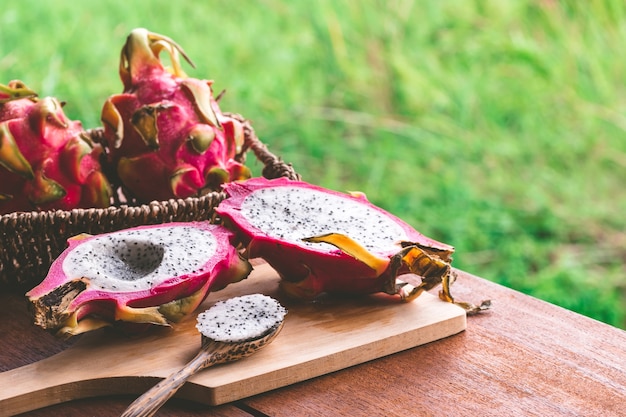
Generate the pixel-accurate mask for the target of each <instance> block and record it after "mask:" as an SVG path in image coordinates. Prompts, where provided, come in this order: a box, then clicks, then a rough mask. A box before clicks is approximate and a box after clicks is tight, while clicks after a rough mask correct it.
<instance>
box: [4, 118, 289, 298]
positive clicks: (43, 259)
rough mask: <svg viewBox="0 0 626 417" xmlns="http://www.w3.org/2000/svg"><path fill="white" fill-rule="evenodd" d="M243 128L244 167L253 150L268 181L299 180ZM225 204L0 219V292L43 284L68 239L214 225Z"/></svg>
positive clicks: (181, 203) (213, 198) (215, 196)
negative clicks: (149, 226)
mask: <svg viewBox="0 0 626 417" xmlns="http://www.w3.org/2000/svg"><path fill="white" fill-rule="evenodd" d="M231 116H232V117H236V118H238V119H239V120H240V121H242V122H243V124H244V131H245V143H244V149H243V150H242V152H241V153H240V154H239V155H238V156H237V159H238V160H239V161H240V162H244V161H245V157H246V153H247V151H248V150H251V151H252V152H253V153H254V155H255V157H256V158H257V159H258V160H259V161H260V162H261V163H262V164H263V171H262V175H263V176H264V177H266V178H270V179H271V178H278V177H287V178H291V179H299V178H300V176H299V175H298V174H297V173H296V172H295V170H294V169H293V168H292V166H291V165H290V164H286V163H284V162H283V161H282V160H281V159H280V158H278V157H276V156H275V155H274V154H272V153H271V152H270V151H269V150H268V149H267V147H266V146H265V145H264V144H263V143H261V141H259V139H258V137H257V136H256V134H255V133H254V129H253V128H252V127H251V126H250V124H249V123H248V122H247V121H246V120H244V119H243V118H242V117H241V116H239V115H236V114H231ZM224 198H226V195H225V194H224V193H222V192H208V193H206V194H203V195H202V196H199V197H191V198H186V199H178V200H168V201H154V202H151V203H149V204H143V205H134V204H133V203H128V204H123V205H122V204H118V205H114V206H111V207H108V208H104V209H93V208H92V209H74V210H70V211H61V210H58V211H42V212H29V213H25V212H20V213H11V214H6V215H3V216H1V220H0V237H1V239H2V240H1V241H0V290H3V291H4V290H7V291H15V292H17V291H19V292H24V291H26V290H28V289H30V288H32V287H34V286H35V285H37V284H38V283H39V282H41V281H42V280H43V278H44V277H45V275H46V273H47V272H48V269H49V268H50V265H51V263H52V261H53V260H54V259H55V258H56V257H58V256H59V254H60V253H61V252H62V251H63V250H64V249H65V248H66V247H67V239H68V238H69V237H71V236H75V235H78V234H80V233H90V234H99V233H105V232H112V231H116V230H121V229H125V228H129V227H134V226H139V225H143V224H159V223H169V222H186V221H201V220H213V219H214V208H215V207H217V205H218V204H219V202H220V201H222V200H223V199H224Z"/></svg>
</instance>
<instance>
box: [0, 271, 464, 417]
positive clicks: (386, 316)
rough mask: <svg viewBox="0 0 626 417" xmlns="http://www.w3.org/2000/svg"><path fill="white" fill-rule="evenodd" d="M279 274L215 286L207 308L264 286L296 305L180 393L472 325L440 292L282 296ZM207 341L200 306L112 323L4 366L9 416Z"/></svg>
mask: <svg viewBox="0 0 626 417" xmlns="http://www.w3.org/2000/svg"><path fill="white" fill-rule="evenodd" d="M278 282H279V278H278V275H277V274H276V272H275V271H274V270H273V269H272V268H270V267H269V266H268V265H267V264H262V265H258V266H257V267H256V268H255V270H254V271H253V273H252V274H251V275H250V277H249V278H248V279H247V280H246V281H243V282H241V283H237V284H234V285H231V286H229V287H228V288H227V289H225V290H223V291H220V292H217V293H214V294H211V295H210V297H209V298H208V299H207V301H206V302H205V304H204V305H203V308H208V307H209V306H210V305H212V304H213V303H214V302H215V301H217V300H221V299H225V298H230V297H233V296H237V295H242V294H248V293H257V292H258V293H263V294H267V295H271V296H273V297H275V298H277V299H279V300H280V301H281V303H282V304H283V305H285V306H286V307H287V309H288V311H289V313H288V314H287V317H286V318H285V325H284V328H283V330H282V331H281V333H280V334H279V336H278V337H277V338H276V339H275V341H274V342H273V343H271V344H270V345H269V346H267V347H265V348H264V349H262V350H261V351H260V352H258V353H256V354H254V355H253V356H251V357H249V358H244V359H242V360H239V361H237V362H233V363H229V364H224V365H217V366H215V367H212V368H210V369H208V370H205V371H203V372H200V373H198V374H196V375H194V376H193V377H191V378H190V379H189V381H188V382H187V383H186V384H185V386H183V388H182V389H181V390H180V391H179V393H177V394H176V395H177V396H179V397H180V398H185V399H190V400H193V401H196V402H201V403H205V404H210V405H219V404H224V403H227V402H232V401H236V400H239V399H241V398H245V397H248V396H251V395H254V394H258V393H262V392H265V391H269V390H272V389H276V388H280V387H283V386H286V385H289V384H293V383H296V382H300V381H303V380H306V379H309V378H313V377H316V376H320V375H323V374H326V373H329V372H334V371H337V370H340V369H343V368H346V367H349V366H353V365H357V364H360V363H363V362H366V361H370V360H373V359H377V358H379V357H382V356H386V355H389V354H392V353H396V352H398V351H401V350H405V349H409V348H412V347H415V346H418V345H421V344H424V343H429V342H432V341H434V340H438V339H441V338H443V337H447V336H450V335H453V334H457V333H459V332H461V331H463V330H464V329H465V326H466V318H465V312H464V311H463V310H462V309H460V308H459V307H457V306H455V305H452V304H450V303H445V302H442V301H440V300H439V299H438V298H436V297H434V296H433V295H431V294H424V295H423V296H421V297H419V298H418V299H417V300H416V301H414V302H412V303H402V302H400V301H399V299H398V298H397V297H390V296H386V295H373V296H366V297H355V298H346V297H339V298H338V297H326V298H324V299H321V300H317V301H316V302H309V303H306V302H301V301H293V300H288V299H281V293H280V291H279V290H278ZM200 310H202V308H201V309H200ZM199 349H200V334H199V333H198V332H197V330H196V329H195V315H193V316H190V317H188V318H187V319H186V320H185V321H183V322H181V323H178V324H176V325H175V326H172V328H157V329H153V331H150V332H148V333H146V334H142V335H139V336H136V337H128V336H127V335H120V334H118V333H114V332H111V331H110V329H103V330H102V331H96V332H92V333H89V334H86V335H83V336H82V337H81V338H80V340H79V341H77V342H76V343H75V344H73V345H72V346H69V347H67V348H66V349H64V350H63V351H62V352H60V353H58V354H56V355H54V356H52V357H50V358H47V359H44V360H41V361H38V362H36V363H34V364H31V365H27V366H24V367H21V368H17V369H13V370H10V371H6V372H3V373H0V386H3V387H4V388H3V389H2V391H1V392H0V416H3V415H12V414H15V413H17V412H24V411H30V410H32V409H36V408H41V407H45V406H48V405H51V404H56V403H59V402H64V401H68V400H72V399H79V398H84V397H90V396H94V395H111V394H123V393H136V394H141V393H142V392H144V391H146V390H147V388H148V387H149V386H150V385H153V384H154V383H156V381H158V380H159V379H162V378H165V377H167V376H168V375H170V374H171V373H173V372H175V371H177V370H178V369H180V368H182V367H183V366H184V365H185V364H186V363H187V362H188V361H189V360H190V359H191V358H192V357H193V356H194V355H195V354H196V353H197V352H198V350H199Z"/></svg>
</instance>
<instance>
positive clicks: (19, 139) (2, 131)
mask: <svg viewBox="0 0 626 417" xmlns="http://www.w3.org/2000/svg"><path fill="white" fill-rule="evenodd" d="M25 91H31V90H29V89H28V88H27V87H26V86H25V85H24V84H23V83H21V82H20V81H12V82H11V83H9V85H8V86H0V144H1V146H0V165H1V166H2V168H0V195H1V196H2V198H0V212H1V213H2V214H5V213H11V212H15V211H31V210H53V209H60V210H70V209H73V208H90V207H107V206H108V205H109V204H110V195H111V187H110V185H109V182H108V180H107V179H106V177H105V176H104V174H103V173H102V171H101V169H100V162H99V158H100V155H101V153H102V148H101V147H100V146H99V145H96V144H94V143H92V141H91V140H90V138H89V136H88V134H87V133H86V132H85V131H83V128H82V124H81V123H80V122H79V121H71V120H69V119H68V118H67V117H66V116H65V113H64V112H63V108H62V103H60V102H59V101H58V100H57V99H56V98H53V97H45V98H41V99H40V98H37V97H36V95H35V93H34V92H32V94H30V95H27V94H26V93H25Z"/></svg>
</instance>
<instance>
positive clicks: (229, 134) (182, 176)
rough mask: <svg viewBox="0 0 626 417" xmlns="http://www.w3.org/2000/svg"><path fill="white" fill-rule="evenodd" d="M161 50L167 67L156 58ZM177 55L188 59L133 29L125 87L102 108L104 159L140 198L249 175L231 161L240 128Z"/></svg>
mask: <svg viewBox="0 0 626 417" xmlns="http://www.w3.org/2000/svg"><path fill="white" fill-rule="evenodd" d="M163 50H165V51H167V52H168V53H169V56H170V61H171V62H172V68H171V69H169V70H168V69H166V68H165V67H164V66H163V64H162V62H161V60H160V58H159V54H160V52H161V51H163ZM179 54H182V55H183V57H184V58H185V59H186V60H187V61H189V59H188V58H187V56H186V55H185V53H184V51H183V50H182V48H181V47H180V46H178V45H177V44H176V43H175V42H174V41H173V40H171V39H169V38H167V37H165V36H162V35H159V34H155V33H151V32H149V31H147V30H146V29H141V28H140V29H135V30H133V31H132V32H131V33H130V35H129V36H128V39H127V41H126V44H125V45H124V47H123V49H122V53H121V59H120V69H119V73H120V78H121V80H122V82H123V84H124V92H123V93H122V94H117V95H113V96H111V97H110V98H109V99H108V100H107V101H106V102H105V104H104V106H103V109H102V117H101V118H102V121H103V124H104V127H105V130H104V138H105V145H106V148H107V149H108V150H109V162H110V163H111V165H112V166H113V167H115V171H116V174H117V176H118V177H119V179H120V181H121V183H122V184H123V185H124V186H125V187H126V188H127V189H128V190H129V191H130V193H131V194H132V195H133V196H134V197H136V198H138V199H139V200H141V201H150V200H155V199H156V200H165V199H169V198H185V197H189V196H192V195H195V194H197V193H198V192H199V191H201V190H203V189H217V188H219V184H221V183H222V182H227V181H231V180H236V179H243V178H248V177H249V176H250V172H249V170H248V169H247V168H246V167H245V166H243V165H242V164H241V163H239V162H237V161H235V159H234V157H235V155H236V154H237V153H238V152H240V151H241V149H242V146H243V142H244V135H243V126H241V123H240V122H239V121H237V120H235V119H232V118H230V117H227V116H225V115H223V114H222V112H221V111H220V109H219V106H218V104H217V102H216V100H215V99H214V98H213V92H212V88H211V85H212V81H207V80H198V79H194V78H189V77H188V76H187V75H186V74H185V73H184V71H183V70H182V69H181V67H180V61H179ZM189 62H190V61H189ZM190 63H191V62H190Z"/></svg>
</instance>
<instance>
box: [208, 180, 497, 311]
mask: <svg viewBox="0 0 626 417" xmlns="http://www.w3.org/2000/svg"><path fill="white" fill-rule="evenodd" d="M224 189H225V190H226V193H227V194H228V195H229V198H227V199H225V200H223V201H222V202H221V203H220V204H219V206H218V207H217V209H216V212H217V213H218V215H219V216H220V217H221V218H222V221H223V222H224V224H225V226H226V227H229V228H231V229H232V230H234V231H235V232H236V233H237V235H238V240H239V241H240V242H241V243H242V244H243V245H244V246H245V248H246V255H247V256H248V257H249V258H256V257H259V258H263V259H264V260H266V261H267V262H268V263H269V264H270V265H271V266H272V267H273V268H274V269H276V271H277V272H278V273H279V274H280V276H281V278H282V280H281V286H282V288H283V289H284V290H285V292H286V293H288V294H290V295H292V296H295V297H298V298H306V299H312V298H315V297H316V296H318V295H319V294H321V293H324V292H327V293H333V292H334V293H353V294H369V293H376V292H384V293H387V294H392V295H396V294H397V295H398V296H399V297H400V299H402V300H404V301H411V300H414V299H415V298H417V297H418V296H419V295H420V294H421V293H422V292H423V291H424V290H430V289H432V288H435V287H436V286H437V285H439V284H442V287H443V288H442V290H441V291H440V294H439V295H440V298H441V299H443V300H445V301H449V302H455V301H454V298H453V297H452V295H451V294H450V284H451V282H452V281H453V280H454V275H453V273H452V269H451V265H450V262H451V261H452V254H453V252H454V248H453V247H452V246H449V245H447V244H444V243H440V242H437V241H435V240H432V239H429V238H427V237H425V236H424V235H422V234H420V233H419V232H417V231H416V230H415V229H413V228H412V227H411V226H409V225H408V224H406V223H405V222H403V221H402V220H400V219H398V218H397V217H395V216H393V215H391V214H390V213H388V212H386V211H384V210H382V209H381V208H379V207H376V206H375V205H373V204H371V203H370V202H368V201H367V199H366V198H365V196H364V195H363V194H361V193H353V195H349V194H343V193H339V192H336V191H332V190H327V189H324V188H321V187H318V186H315V185H311V184H308V183H306V182H301V181H292V180H289V179H286V178H279V179H274V180H267V179H265V178H253V179H249V180H247V181H241V182H233V183H229V184H225V185H224ZM409 273H412V274H415V275H418V276H420V277H421V283H420V284H418V285H412V284H409V283H407V282H405V281H403V280H402V279H401V278H400V276H401V275H404V274H409ZM455 303H457V304H459V305H461V306H462V307H464V308H465V309H466V310H467V311H468V312H477V311H479V310H480V309H483V308H484V307H485V306H486V305H481V306H474V305H471V304H468V303H462V302H455Z"/></svg>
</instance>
